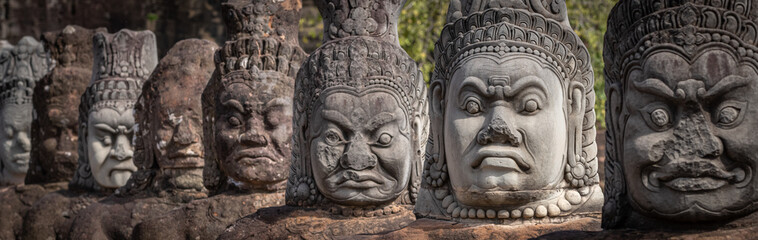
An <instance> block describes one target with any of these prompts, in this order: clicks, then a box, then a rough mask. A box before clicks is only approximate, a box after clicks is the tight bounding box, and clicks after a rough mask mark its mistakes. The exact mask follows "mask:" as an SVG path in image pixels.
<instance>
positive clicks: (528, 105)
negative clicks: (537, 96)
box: [524, 99, 540, 113]
mask: <svg viewBox="0 0 758 240" xmlns="http://www.w3.org/2000/svg"><path fill="white" fill-rule="evenodd" d="M537 110H540V104H539V103H537V100H534V99H530V100H528V101H526V102H525V103H524V112H526V113H535V112H537Z"/></svg>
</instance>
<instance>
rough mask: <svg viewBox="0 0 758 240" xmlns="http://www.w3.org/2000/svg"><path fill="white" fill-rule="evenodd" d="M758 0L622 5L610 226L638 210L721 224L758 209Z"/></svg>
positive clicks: (614, 66)
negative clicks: (757, 137) (756, 137)
mask: <svg viewBox="0 0 758 240" xmlns="http://www.w3.org/2000/svg"><path fill="white" fill-rule="evenodd" d="M756 4H758V1H733V2H709V3H708V4H703V3H702V2H701V1H678V2H676V3H672V2H662V1H621V2H619V3H618V4H617V5H616V7H615V8H614V9H613V11H612V14H611V16H610V20H609V26H608V32H607V34H606V43H605V49H606V50H605V53H604V57H605V61H606V68H605V72H606V75H607V77H606V79H607V81H606V95H607V97H608V107H607V109H608V110H607V117H606V119H607V120H606V121H607V126H608V148H607V149H608V154H607V157H608V158H607V159H608V160H607V163H606V172H607V175H606V196H607V199H606V203H605V207H604V209H603V227H605V228H615V227H623V226H625V225H627V224H630V223H631V221H627V219H630V216H646V217H652V218H655V219H660V220H663V221H671V222H716V221H722V220H727V219H730V218H735V217H738V216H742V215H745V214H748V213H751V212H754V211H755V210H756V208H757V207H758V205H757V204H756V203H758V177H756V176H755V173H754V171H755V170H756V167H757V166H758V151H756V149H758V143H756V141H755V140H754V139H753V135H752V134H750V133H751V132H752V131H754V130H755V129H756V128H758V121H757V120H755V119H756V117H755V116H754V115H753V114H755V113H756V111H758V94H756V89H758V81H756V78H757V77H758V56H756V55H755V54H754V52H755V51H758V48H757V47H756V43H757V42H756V41H757V40H758V35H756V32H758V27H757V26H756V18H757V17H756V11H758V9H756V7H755V6H756ZM725 196H728V197H725Z"/></svg>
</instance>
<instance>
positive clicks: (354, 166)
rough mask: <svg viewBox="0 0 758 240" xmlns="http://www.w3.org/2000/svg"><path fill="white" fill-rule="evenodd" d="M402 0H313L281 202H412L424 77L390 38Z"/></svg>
mask: <svg viewBox="0 0 758 240" xmlns="http://www.w3.org/2000/svg"><path fill="white" fill-rule="evenodd" d="M404 3H405V1H360V2H359V1H350V2H347V1H317V5H318V7H319V10H320V11H321V14H322V16H323V17H324V26H326V27H325V29H326V31H325V33H324V45H322V46H321V47H320V48H318V49H317V50H316V51H315V52H313V53H312V54H311V55H310V56H309V58H308V59H307V60H306V61H305V64H304V67H303V68H302V70H301V71H300V72H299V73H298V77H297V81H296V83H295V113H294V118H293V119H294V120H293V123H294V124H295V126H294V133H293V134H294V136H293V139H294V145H293V146H292V148H293V149H292V155H293V156H292V158H293V159H292V171H291V174H290V178H289V182H288V186H287V195H286V198H287V204H288V205H295V206H318V205H321V206H329V205H332V206H334V205H337V206H345V207H361V208H376V207H382V206H387V205H389V204H404V205H405V204H412V203H413V202H414V201H415V200H416V194H417V192H418V184H419V183H420V181H421V179H420V178H419V177H420V170H421V166H422V163H423V147H424V145H425V143H426V137H427V136H426V135H427V130H428V129H427V126H428V124H427V123H428V119H427V115H426V112H427V111H426V110H427V106H426V104H425V103H426V101H425V97H426V85H425V83H424V80H423V77H422V75H421V73H420V71H419V70H418V67H417V64H416V63H415V62H414V61H413V60H412V59H411V58H410V57H409V56H408V54H407V53H406V52H405V51H404V50H403V49H402V48H401V47H400V46H399V44H398V39H397V30H396V27H397V25H396V24H397V19H398V17H399V14H400V10H401V8H402V6H403V4H404ZM379 209H381V208H379ZM366 212H367V213H368V212H370V211H366Z"/></svg>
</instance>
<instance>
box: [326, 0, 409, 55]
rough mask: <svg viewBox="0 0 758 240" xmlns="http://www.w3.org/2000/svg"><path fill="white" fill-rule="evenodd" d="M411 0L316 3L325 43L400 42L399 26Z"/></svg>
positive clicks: (342, 0)
mask: <svg viewBox="0 0 758 240" xmlns="http://www.w3.org/2000/svg"><path fill="white" fill-rule="evenodd" d="M406 1H407V0H316V6H318V9H319V11H320V12H321V16H323V18H324V42H329V41H332V40H335V39H340V38H346V37H351V36H368V37H376V38H382V39H383V40H384V41H388V42H395V43H397V45H400V44H399V42H398V34H397V22H398V19H399V18H400V11H401V10H402V9H403V6H404V5H405V2H406Z"/></svg>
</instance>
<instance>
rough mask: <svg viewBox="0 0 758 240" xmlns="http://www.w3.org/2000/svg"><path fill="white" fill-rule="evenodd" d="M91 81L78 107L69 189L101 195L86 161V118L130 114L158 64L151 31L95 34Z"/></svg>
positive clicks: (100, 189) (153, 36)
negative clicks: (76, 147) (74, 160)
mask: <svg viewBox="0 0 758 240" xmlns="http://www.w3.org/2000/svg"><path fill="white" fill-rule="evenodd" d="M92 44H93V50H92V51H93V54H94V62H93V66H92V68H93V69H92V81H91V82H90V85H89V87H87V90H86V92H84V94H83V95H82V100H81V103H80V104H79V166H78V169H77V171H76V173H74V178H73V179H71V183H70V187H72V188H79V189H82V190H86V191H102V190H106V189H102V188H101V187H100V186H99V185H98V184H97V183H96V182H95V179H94V177H93V176H92V170H91V168H90V165H89V160H88V159H87V122H88V119H89V114H90V113H91V112H93V111H97V110H100V109H104V108H111V109H114V110H116V111H119V112H124V111H133V108H134V104H135V101H137V97H138V96H139V95H140V93H141V91H142V84H143V83H144V82H145V80H146V79H147V78H148V77H149V76H150V73H151V72H152V71H153V69H154V68H155V66H156V65H157V63H158V54H157V49H156V42H155V35H154V34H153V33H152V32H150V31H139V32H135V31H130V30H126V29H124V30H121V31H119V32H117V33H115V34H108V33H96V34H95V36H94V37H93V38H92Z"/></svg>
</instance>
